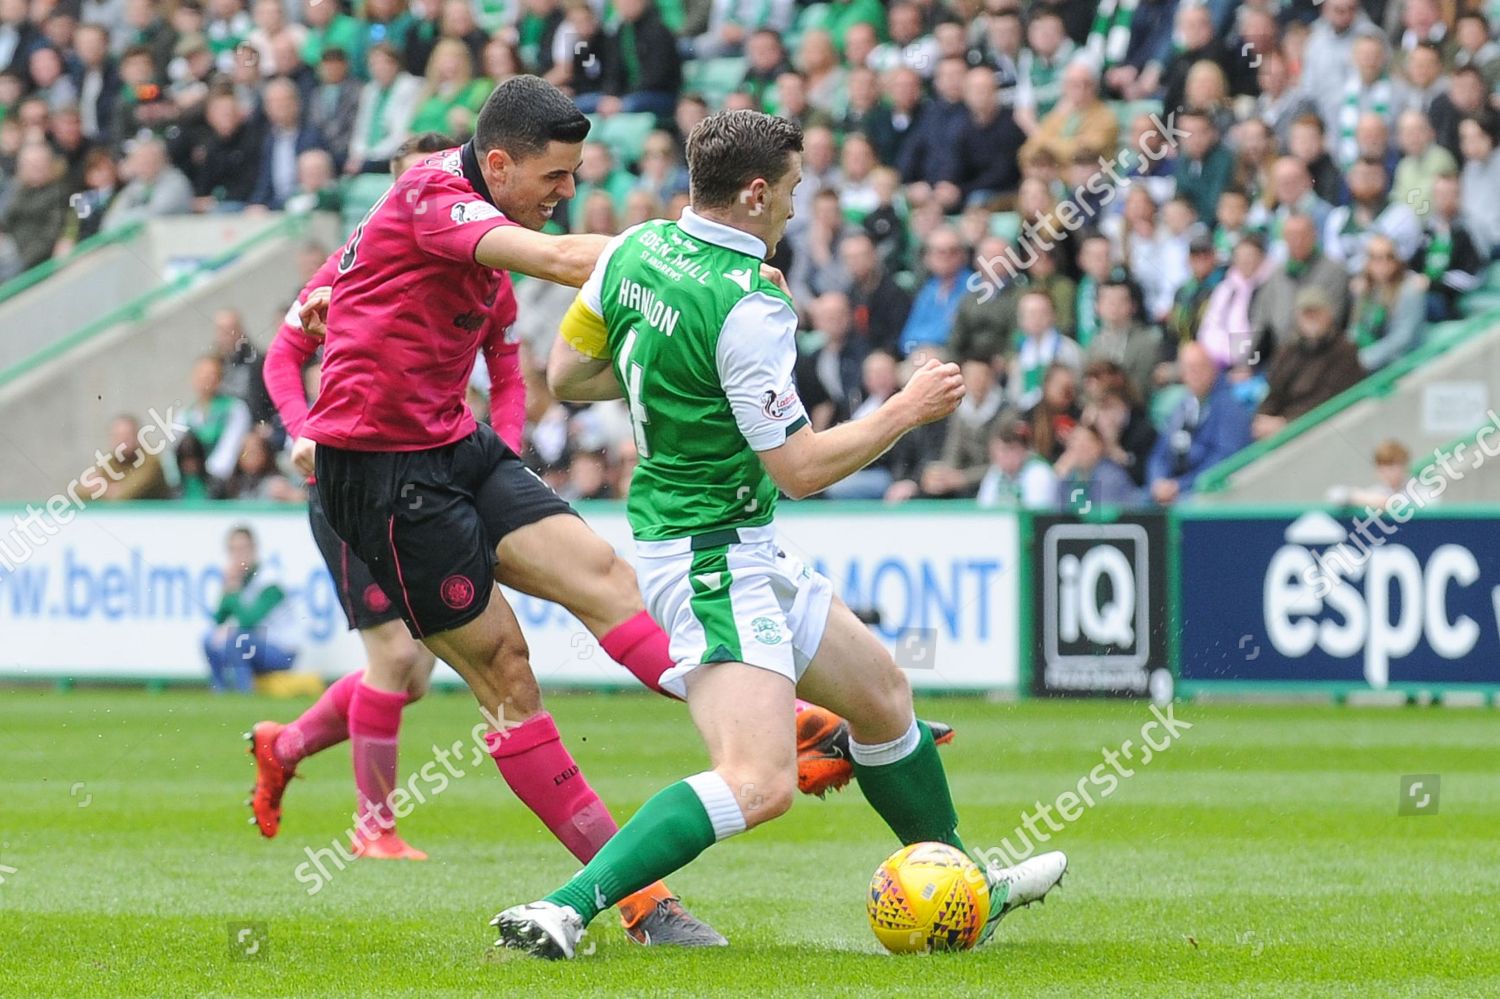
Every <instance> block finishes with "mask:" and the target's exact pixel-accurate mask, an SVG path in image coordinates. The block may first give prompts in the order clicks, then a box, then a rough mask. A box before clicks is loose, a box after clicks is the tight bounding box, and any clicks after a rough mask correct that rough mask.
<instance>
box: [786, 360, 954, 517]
mask: <svg viewBox="0 0 1500 999" xmlns="http://www.w3.org/2000/svg"><path fill="white" fill-rule="evenodd" d="M963 395H964V382H963V376H962V375H961V374H959V371H958V365H956V364H942V363H940V362H938V361H936V360H929V361H928V362H927V363H926V364H925V365H923V366H922V367H921V368H919V369H917V372H916V373H915V374H913V375H912V377H911V380H910V381H909V382H907V383H906V387H905V388H904V389H902V390H901V391H900V392H897V393H896V394H895V395H893V396H891V397H890V398H889V399H887V400H886V401H885V403H884V405H882V406H881V407H880V408H879V409H877V410H875V412H873V413H871V414H870V415H869V416H866V417H863V418H861V419H858V420H851V421H850V422H848V423H841V424H839V425H838V426H836V427H833V428H831V429H829V430H825V431H823V432H822V433H814V432H813V430H812V428H811V427H807V426H804V427H802V428H801V429H800V430H798V431H797V432H795V433H793V434H792V435H791V436H789V437H787V439H786V443H784V444H782V445H781V446H780V447H775V448H772V449H770V450H769V451H761V452H759V454H760V461H761V464H763V465H765V466H766V471H767V472H769V473H770V474H771V478H772V479H773V480H775V482H776V485H777V486H778V487H779V488H780V489H781V491H782V492H784V493H786V494H787V495H788V496H790V497H792V498H793V499H803V498H805V497H808V496H812V495H813V494H815V493H819V492H822V491H823V490H824V489H827V488H828V487H829V486H831V485H833V484H834V483H835V482H839V481H841V480H843V479H846V478H848V477H849V476H851V475H853V474H854V473H855V472H857V471H859V470H860V469H861V468H864V467H865V466H866V465H868V464H869V463H870V462H872V461H874V460H875V459H876V458H879V457H880V456H881V455H882V454H885V452H887V451H889V450H890V449H891V446H892V445H894V444H895V443H896V442H897V441H898V440H900V439H901V438H902V437H904V436H905V435H906V434H907V433H908V432H909V431H912V430H915V429H916V428H917V427H920V426H922V425H923V424H925V423H933V422H935V421H937V420H941V419H945V418H946V417H947V416H949V415H950V414H951V413H952V412H953V411H954V410H955V409H957V408H958V403H959V401H960V400H961V399H962V398H963Z"/></svg>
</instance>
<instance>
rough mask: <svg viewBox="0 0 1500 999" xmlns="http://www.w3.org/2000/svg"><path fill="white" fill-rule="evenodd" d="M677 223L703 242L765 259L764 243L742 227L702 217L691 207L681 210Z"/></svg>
mask: <svg viewBox="0 0 1500 999" xmlns="http://www.w3.org/2000/svg"><path fill="white" fill-rule="evenodd" d="M677 225H678V226H679V227H681V229H682V231H683V232H685V233H687V234H688V235H689V236H692V237H693V238H694V239H701V240H703V241H704V242H705V243H713V244H714V245H715V246H723V247H726V248H728V249H731V250H738V251H739V252H740V253H744V254H747V255H749V256H752V257H754V258H755V259H756V260H764V259H766V244H765V243H762V242H761V241H760V240H759V239H757V238H756V237H754V236H752V235H750V234H749V233H748V232H746V231H745V230H743V229H736V228H735V227H734V226H729V225H725V224H724V223H722V222H715V221H714V220H713V219H707V218H704V217H703V216H702V215H699V214H698V213H697V212H695V211H693V210H692V209H691V208H684V209H683V210H682V218H680V219H678V220H677Z"/></svg>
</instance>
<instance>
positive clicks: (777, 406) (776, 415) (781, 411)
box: [760, 385, 797, 420]
mask: <svg viewBox="0 0 1500 999" xmlns="http://www.w3.org/2000/svg"><path fill="white" fill-rule="evenodd" d="M796 405H797V387H796V386H795V385H794V386H792V387H791V388H789V389H787V390H785V391H784V392H782V393H781V394H780V395H778V394H776V392H774V391H773V390H771V389H766V391H764V392H762V393H761V396H760V408H761V410H762V411H763V412H764V413H765V414H766V415H767V416H769V417H770V418H771V419H773V420H784V419H786V418H787V416H789V415H790V414H791V412H792V410H793V409H794V408H796Z"/></svg>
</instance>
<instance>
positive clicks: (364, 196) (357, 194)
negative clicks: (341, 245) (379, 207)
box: [339, 173, 391, 233]
mask: <svg viewBox="0 0 1500 999" xmlns="http://www.w3.org/2000/svg"><path fill="white" fill-rule="evenodd" d="M390 186H391V178H390V177H389V176H387V175H386V174H383V173H361V174H357V175H355V176H353V177H350V178H349V179H348V180H347V181H345V182H344V207H343V208H342V210H341V211H340V213H339V220H340V222H342V224H343V226H344V231H345V232H346V233H348V232H353V231H354V227H355V226H357V225H359V222H360V219H362V218H364V217H365V215H366V213H368V212H369V210H370V209H371V208H372V207H373V206H374V204H375V202H377V201H379V200H380V196H381V195H382V194H384V193H385V192H386V189H387V188H389V187H390Z"/></svg>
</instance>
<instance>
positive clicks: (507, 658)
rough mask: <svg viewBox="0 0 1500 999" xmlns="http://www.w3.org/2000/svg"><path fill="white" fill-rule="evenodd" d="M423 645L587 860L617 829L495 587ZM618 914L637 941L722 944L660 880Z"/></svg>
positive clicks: (511, 771)
mask: <svg viewBox="0 0 1500 999" xmlns="http://www.w3.org/2000/svg"><path fill="white" fill-rule="evenodd" d="M423 641H424V642H425V643H426V645H427V647H428V648H429V649H430V650H431V651H432V652H434V653H435V654H436V655H438V656H439V657H440V658H442V659H443V661H444V662H447V663H448V664H450V665H451V666H452V667H453V668H454V669H455V670H457V671H458V673H459V675H460V676H462V677H463V679H464V682H465V683H467V684H468V685H469V689H470V690H471V691H472V692H473V694H474V697H475V699H476V700H478V701H479V706H480V709H481V711H482V712H483V713H484V716H485V719H486V720H487V721H488V722H489V724H490V726H491V730H490V732H488V733H487V734H486V736H485V743H486V745H487V746H488V748H489V751H490V756H491V757H493V758H494V760H495V764H496V766H497V767H498V768H499V770H500V774H501V776H502V777H504V778H505V782H506V783H507V784H509V785H510V787H511V790H512V791H514V792H515V794H516V796H517V797H518V798H520V799H521V801H522V802H523V803H524V804H525V805H526V806H527V807H528V808H530V809H531V810H532V811H533V812H535V813H536V815H537V817H538V818H540V819H541V820H542V822H543V823H544V824H545V825H546V826H547V828H549V829H550V830H552V833H553V835H555V836H556V837H557V838H558V839H559V840H561V841H562V844H563V845H564V846H566V847H567V848H568V849H569V851H571V852H572V853H573V855H574V856H575V857H577V858H578V859H579V860H580V861H581V862H583V863H587V862H588V861H589V860H590V859H592V858H593V857H594V855H595V854H596V853H598V851H599V848H600V847H602V846H603V845H604V844H605V843H606V842H608V841H609V839H610V838H611V837H612V836H614V834H615V833H616V832H617V831H618V827H617V826H616V825H615V821H614V818H613V817H612V816H611V815H610V814H609V810H608V809H607V808H606V807H605V805H604V802H603V801H601V800H600V799H599V796H598V795H597V794H595V793H594V790H593V788H591V787H590V786H589V784H588V781H587V780H586V779H585V778H584V776H583V773H582V771H581V770H580V769H579V767H578V764H577V763H576V762H574V760H573V757H572V755H571V754H570V753H569V752H568V750H567V749H566V748H565V747H564V746H563V744H562V737H561V735H559V733H558V731H557V726H556V725H555V724H554V723H553V721H552V716H551V715H550V714H548V713H547V712H546V711H544V710H543V708H542V698H541V691H540V689H539V688H538V687H537V682H536V677H535V675H534V674H533V673H532V671H531V663H530V660H529V652H528V649H527V646H526V638H525V636H524V635H522V633H521V627H520V624H519V623H518V622H517V621H516V616H515V613H514V612H513V611H512V610H511V608H510V605H509V604H507V603H506V602H505V599H504V598H503V597H502V596H501V594H500V592H499V591H498V590H495V591H493V592H492V593H491V594H490V600H489V602H488V604H487V605H486V606H485V609H484V610H483V611H482V612H481V613H480V614H479V616H478V617H476V618H474V619H472V620H470V621H468V622H467V623H465V624H463V625H461V626H459V627H457V628H453V629H451V630H449V631H444V632H439V633H437V634H435V635H429V636H427V637H426V638H425V639H424V640H423ZM619 906H620V915H621V918H622V919H623V920H624V923H625V927H626V930H627V932H628V933H630V935H631V937H632V939H635V940H636V941H637V942H639V943H656V944H662V943H673V944H683V945H688V946H722V945H723V944H724V942H725V941H724V938H723V937H721V936H719V934H718V933H716V932H714V931H713V930H712V929H711V928H709V927H708V926H706V925H704V924H703V923H700V922H698V921H697V920H695V919H693V918H692V917H691V916H690V915H689V914H688V913H687V911H686V910H685V909H684V908H683V907H682V905H681V903H680V901H678V899H677V898H676V896H674V895H672V893H671V892H670V891H669V890H668V889H667V887H666V885H664V884H662V883H661V882H660V881H655V882H654V883H650V884H646V885H645V887H643V888H641V890H639V891H636V892H633V893H632V894H630V895H628V896H625V897H622V898H621V899H620V900H619Z"/></svg>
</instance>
